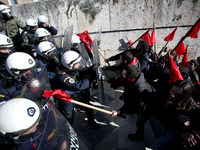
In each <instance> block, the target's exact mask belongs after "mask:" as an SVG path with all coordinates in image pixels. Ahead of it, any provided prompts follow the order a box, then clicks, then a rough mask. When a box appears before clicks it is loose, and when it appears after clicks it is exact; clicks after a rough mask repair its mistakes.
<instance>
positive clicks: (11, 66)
mask: <svg viewBox="0 0 200 150" xmlns="http://www.w3.org/2000/svg"><path fill="white" fill-rule="evenodd" d="M35 64H36V63H35V60H34V59H33V58H32V57H31V56H30V55H29V54H27V53H24V52H15V53H12V54H10V55H9V56H8V58H7V59H6V70H7V71H8V73H9V74H10V75H12V76H13V77H14V79H16V80H17V81H22V82H28V81H30V80H32V79H33V78H34V77H36V75H37V69H36V65H35Z"/></svg>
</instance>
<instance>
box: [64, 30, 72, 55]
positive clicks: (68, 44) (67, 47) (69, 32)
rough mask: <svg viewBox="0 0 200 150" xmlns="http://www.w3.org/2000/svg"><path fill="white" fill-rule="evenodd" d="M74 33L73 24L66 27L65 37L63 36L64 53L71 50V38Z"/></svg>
mask: <svg viewBox="0 0 200 150" xmlns="http://www.w3.org/2000/svg"><path fill="white" fill-rule="evenodd" d="M72 34H73V26H69V27H68V28H66V29H65V33H64V38H63V53H64V52H66V51H68V50H71V39H72Z"/></svg>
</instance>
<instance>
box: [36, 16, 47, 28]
mask: <svg viewBox="0 0 200 150" xmlns="http://www.w3.org/2000/svg"><path fill="white" fill-rule="evenodd" d="M37 21H38V26H39V27H43V25H42V24H44V23H48V19H47V17H45V16H44V15H40V16H38V18H37Z"/></svg>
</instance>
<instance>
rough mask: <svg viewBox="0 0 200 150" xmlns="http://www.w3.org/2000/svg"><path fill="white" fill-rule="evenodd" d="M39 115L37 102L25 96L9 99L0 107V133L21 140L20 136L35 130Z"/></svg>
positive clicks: (40, 114) (39, 110)
mask: <svg viewBox="0 0 200 150" xmlns="http://www.w3.org/2000/svg"><path fill="white" fill-rule="evenodd" d="M41 117H42V112H41V108H40V106H39V105H38V104H37V103H35V102H33V101H31V100H29V99H26V98H15V99H11V100H9V101H7V102H5V103H4V104H3V105H2V106H1V107H0V120H1V122H0V134H2V135H3V136H4V137H7V138H11V139H12V140H14V141H15V142H18V141H20V140H22V139H20V137H21V136H27V135H29V134H31V133H34V132H35V131H36V129H37V128H38V125H39V124H40V121H41ZM8 118H9V119H8ZM40 134H41V133H40Z"/></svg>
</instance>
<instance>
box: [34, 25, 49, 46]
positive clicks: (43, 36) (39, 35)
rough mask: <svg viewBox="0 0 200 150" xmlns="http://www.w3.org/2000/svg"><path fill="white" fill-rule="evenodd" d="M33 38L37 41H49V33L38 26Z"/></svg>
mask: <svg viewBox="0 0 200 150" xmlns="http://www.w3.org/2000/svg"><path fill="white" fill-rule="evenodd" d="M35 38H36V40H37V41H38V42H39V43H40V42H42V41H51V34H50V33H49V31H47V30H46V29H44V28H38V29H37V30H36V31H35Z"/></svg>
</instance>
